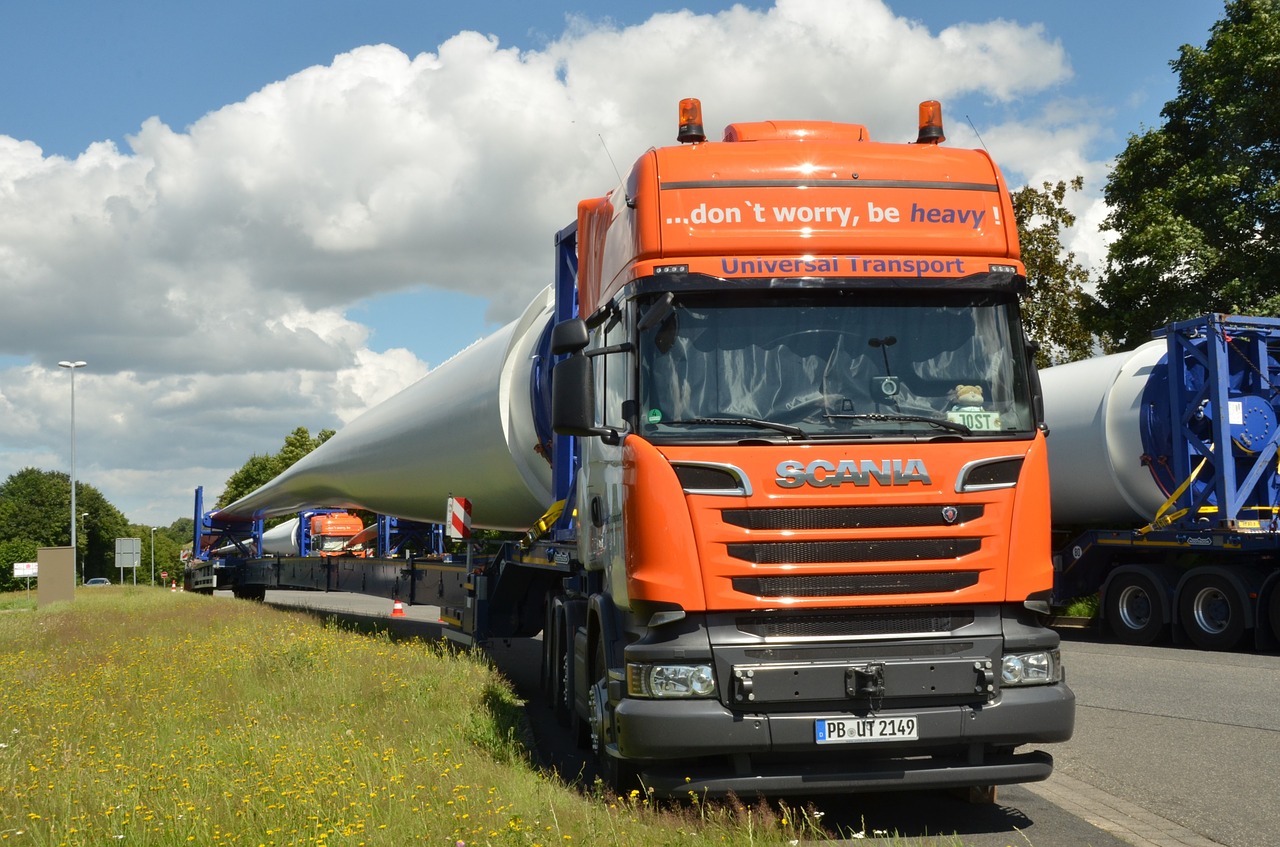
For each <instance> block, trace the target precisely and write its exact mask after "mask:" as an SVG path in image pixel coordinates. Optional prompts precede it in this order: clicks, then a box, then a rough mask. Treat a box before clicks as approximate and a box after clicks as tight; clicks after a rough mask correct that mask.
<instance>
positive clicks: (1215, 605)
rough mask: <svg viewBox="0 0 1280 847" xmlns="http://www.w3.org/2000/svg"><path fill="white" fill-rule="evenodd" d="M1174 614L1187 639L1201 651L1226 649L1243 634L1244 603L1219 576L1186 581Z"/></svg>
mask: <svg viewBox="0 0 1280 847" xmlns="http://www.w3.org/2000/svg"><path fill="white" fill-rule="evenodd" d="M1178 612H1179V616H1180V617H1181V618H1182V628H1183V630H1185V631H1186V633H1187V637H1188V638H1190V639H1191V643H1192V644H1194V645H1196V646H1197V647H1199V648H1200V649H1201V650H1230V649H1231V648H1233V647H1235V646H1236V645H1237V644H1238V643H1240V638H1241V636H1243V635H1244V603H1243V601H1242V600H1241V598H1240V595H1239V593H1238V592H1237V591H1236V589H1235V586H1233V585H1232V584H1231V583H1230V582H1229V581H1228V580H1226V579H1224V578H1223V577H1221V576H1217V575H1215V574H1206V575H1204V576H1197V577H1193V578H1191V579H1189V580H1187V582H1186V584H1185V585H1183V586H1182V591H1181V593H1180V594H1179V595H1178Z"/></svg>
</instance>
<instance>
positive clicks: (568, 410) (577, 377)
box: [551, 321, 609, 435]
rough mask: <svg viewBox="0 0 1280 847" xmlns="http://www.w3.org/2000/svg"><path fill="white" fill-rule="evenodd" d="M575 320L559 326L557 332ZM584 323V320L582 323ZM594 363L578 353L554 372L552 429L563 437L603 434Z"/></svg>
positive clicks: (559, 364) (557, 365)
mask: <svg viewBox="0 0 1280 847" xmlns="http://www.w3.org/2000/svg"><path fill="white" fill-rule="evenodd" d="M570 323H573V321H565V322H564V323H562V324H560V325H558V326H557V327H556V328H555V330H553V331H552V332H553V337H554V333H555V332H556V331H558V330H559V329H560V328H561V327H564V326H566V325H567V324H570ZM578 323H581V321H578ZM594 371H595V369H594V368H593V367H592V364H591V360H590V359H589V358H587V357H586V356H584V355H582V354H581V353H575V354H573V355H572V356H570V357H569V358H567V359H563V360H561V361H560V362H557V363H556V366H555V369H554V370H553V371H552V372H551V428H552V429H554V430H555V431H556V432H558V433H559V434H560V435H603V434H605V433H606V432H609V430H605V429H602V428H600V427H597V426H596V425H595V409H596V381H595V373H594Z"/></svg>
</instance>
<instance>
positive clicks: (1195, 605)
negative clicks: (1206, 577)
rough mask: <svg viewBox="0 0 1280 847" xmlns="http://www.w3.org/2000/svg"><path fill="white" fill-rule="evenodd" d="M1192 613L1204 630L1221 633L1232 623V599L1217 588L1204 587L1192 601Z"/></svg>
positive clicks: (1215, 633)
mask: <svg viewBox="0 0 1280 847" xmlns="http://www.w3.org/2000/svg"><path fill="white" fill-rule="evenodd" d="M1191 615H1192V617H1193V618H1194V619H1195V622H1196V626H1198V627H1199V628H1200V629H1201V630H1202V631H1204V632H1208V633H1212V634H1213V635H1220V634H1221V633H1223V632H1225V631H1226V629H1227V627H1228V626H1229V625H1230V624H1231V601H1230V600H1228V599H1227V595H1226V594H1224V593H1222V591H1221V590H1219V589H1217V588H1213V587H1208V588H1202V589H1200V590H1199V591H1197V592H1196V596H1195V599H1194V600H1193V601H1192V604H1191Z"/></svg>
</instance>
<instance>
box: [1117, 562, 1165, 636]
mask: <svg viewBox="0 0 1280 847" xmlns="http://www.w3.org/2000/svg"><path fill="white" fill-rule="evenodd" d="M1158 592H1159V588H1157V587H1156V583H1155V582H1154V581H1153V580H1152V579H1151V577H1150V576H1148V575H1147V574H1144V573H1137V572H1132V573H1123V574H1120V575H1119V576H1117V577H1116V578H1115V579H1113V580H1111V583H1110V585H1108V586H1107V609H1106V612H1107V624H1108V626H1110V627H1111V632H1112V633H1113V634H1114V635H1115V637H1116V638H1117V639H1119V640H1120V641H1123V642H1124V643H1125V644H1152V643H1154V642H1155V641H1156V639H1158V638H1159V637H1160V635H1161V633H1163V632H1164V628H1165V625H1166V624H1167V623H1168V621H1167V620H1165V613H1164V605H1163V604H1162V603H1161V602H1160V594H1159V593H1158Z"/></svg>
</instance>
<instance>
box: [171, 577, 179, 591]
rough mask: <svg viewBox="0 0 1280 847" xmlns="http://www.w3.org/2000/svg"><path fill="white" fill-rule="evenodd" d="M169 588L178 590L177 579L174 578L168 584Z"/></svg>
mask: <svg viewBox="0 0 1280 847" xmlns="http://www.w3.org/2000/svg"><path fill="white" fill-rule="evenodd" d="M169 590H170V591H177V590H178V581H177V580H176V579H175V580H174V581H173V582H172V583H171V584H170V585H169Z"/></svg>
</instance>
